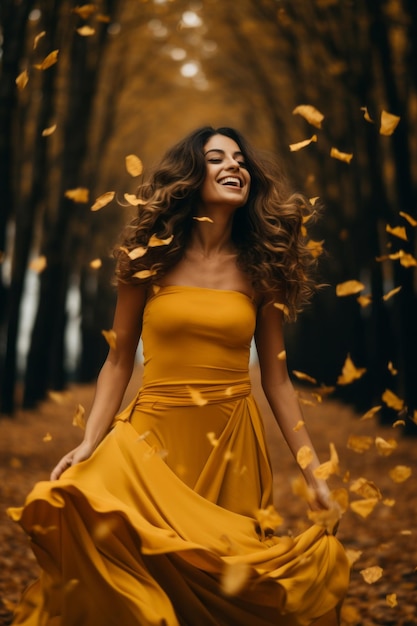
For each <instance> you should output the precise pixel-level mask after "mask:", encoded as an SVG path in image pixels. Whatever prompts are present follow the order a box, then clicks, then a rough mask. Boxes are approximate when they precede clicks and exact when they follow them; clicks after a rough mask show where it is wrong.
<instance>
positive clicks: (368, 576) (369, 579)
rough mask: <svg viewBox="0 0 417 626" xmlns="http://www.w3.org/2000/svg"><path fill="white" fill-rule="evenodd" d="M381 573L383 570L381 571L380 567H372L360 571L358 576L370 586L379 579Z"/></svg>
mask: <svg viewBox="0 0 417 626" xmlns="http://www.w3.org/2000/svg"><path fill="white" fill-rule="evenodd" d="M383 571H384V570H383V569H382V567H379V566H378V565H374V566H373V567H367V568H366V569H362V570H361V571H360V574H361V575H362V578H363V579H364V581H365V582H366V583H368V584H369V585H371V584H372V583H375V582H376V581H377V580H379V579H380V578H381V576H382V573H383Z"/></svg>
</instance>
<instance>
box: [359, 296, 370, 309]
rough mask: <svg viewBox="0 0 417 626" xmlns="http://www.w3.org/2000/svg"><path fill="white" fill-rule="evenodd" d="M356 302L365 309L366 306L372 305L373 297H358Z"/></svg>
mask: <svg viewBox="0 0 417 626" xmlns="http://www.w3.org/2000/svg"><path fill="white" fill-rule="evenodd" d="M356 302H359V304H360V306H361V307H362V308H365V307H366V306H369V305H370V304H371V302H372V296H369V295H364V296H358V297H357V298H356Z"/></svg>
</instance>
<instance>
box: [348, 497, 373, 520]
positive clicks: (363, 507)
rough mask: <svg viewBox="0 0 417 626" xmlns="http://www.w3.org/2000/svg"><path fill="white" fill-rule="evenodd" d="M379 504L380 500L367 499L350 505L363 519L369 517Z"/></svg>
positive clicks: (355, 501)
mask: <svg viewBox="0 0 417 626" xmlns="http://www.w3.org/2000/svg"><path fill="white" fill-rule="evenodd" d="M377 503H378V498H365V499H364V500H354V501H353V502H351V503H350V508H351V509H352V511H353V512H354V513H357V515H360V516H361V517H364V518H365V517H368V515H370V514H371V513H372V511H373V510H374V508H375V506H376V505H377Z"/></svg>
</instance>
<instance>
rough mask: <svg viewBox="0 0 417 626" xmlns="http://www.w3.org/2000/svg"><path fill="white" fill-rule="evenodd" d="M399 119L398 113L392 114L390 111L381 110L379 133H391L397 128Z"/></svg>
mask: <svg viewBox="0 0 417 626" xmlns="http://www.w3.org/2000/svg"><path fill="white" fill-rule="evenodd" d="M400 119H401V118H400V117H398V115H393V114H392V113H388V111H381V126H380V129H379V133H380V135H386V136H388V135H392V133H393V132H394V130H395V129H396V128H397V126H398V123H399V121H400Z"/></svg>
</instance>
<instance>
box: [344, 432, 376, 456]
mask: <svg viewBox="0 0 417 626" xmlns="http://www.w3.org/2000/svg"><path fill="white" fill-rule="evenodd" d="M373 443H374V440H373V438H372V437H370V436H368V435H350V436H349V438H348V441H347V444H346V445H347V447H348V448H349V450H353V451H354V452H359V454H362V452H366V450H369V448H370V447H371V446H372V445H373Z"/></svg>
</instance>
